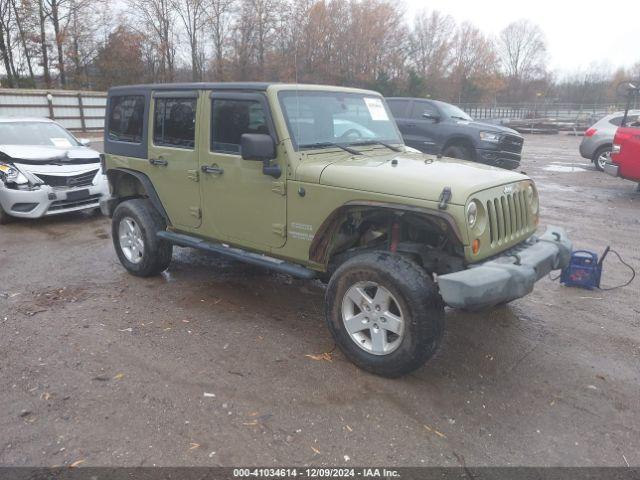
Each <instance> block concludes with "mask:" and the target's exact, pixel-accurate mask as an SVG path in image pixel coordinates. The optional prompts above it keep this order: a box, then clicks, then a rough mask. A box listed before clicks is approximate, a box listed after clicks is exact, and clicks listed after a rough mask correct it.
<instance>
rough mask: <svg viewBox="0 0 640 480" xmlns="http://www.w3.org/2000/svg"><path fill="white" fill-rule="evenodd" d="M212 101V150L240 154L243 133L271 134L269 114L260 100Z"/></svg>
mask: <svg viewBox="0 0 640 480" xmlns="http://www.w3.org/2000/svg"><path fill="white" fill-rule="evenodd" d="M212 102H213V103H212V105H211V151H212V152H221V153H236V154H239V153H240V137H241V136H242V135H243V134H245V133H264V134H269V127H268V124H267V115H266V113H265V111H264V108H263V107H262V104H261V103H260V102H259V101H257V100H226V99H213V100H212Z"/></svg>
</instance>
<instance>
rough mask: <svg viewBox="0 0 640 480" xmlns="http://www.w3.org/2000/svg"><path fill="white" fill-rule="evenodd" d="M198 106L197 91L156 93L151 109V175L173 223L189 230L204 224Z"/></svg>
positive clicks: (149, 155)
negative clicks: (199, 172) (200, 182)
mask: <svg viewBox="0 0 640 480" xmlns="http://www.w3.org/2000/svg"><path fill="white" fill-rule="evenodd" d="M197 104H198V92H197V91H195V90H194V91H180V92H155V93H154V94H153V98H152V102H151V107H150V110H151V113H150V119H151V120H152V121H151V126H150V134H149V137H150V140H149V153H148V158H149V163H150V164H151V168H150V175H149V176H150V177H151V181H152V182H153V185H154V187H155V189H156V191H157V193H158V196H159V197H160V200H161V201H162V204H163V206H164V208H165V210H166V211H167V214H168V215H169V218H170V220H171V223H172V224H173V225H174V226H176V227H182V228H185V229H187V230H190V229H194V228H197V227H199V226H200V222H201V210H200V188H199V185H198V156H197V153H196V152H197V150H196V148H198V147H199V146H198V145H196V134H195V132H196V131H197V130H196V129H197V127H198V125H197V124H198V121H197Z"/></svg>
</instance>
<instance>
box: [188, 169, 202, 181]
mask: <svg viewBox="0 0 640 480" xmlns="http://www.w3.org/2000/svg"><path fill="white" fill-rule="evenodd" d="M187 178H188V179H189V180H193V181H194V182H199V181H200V173H198V170H187Z"/></svg>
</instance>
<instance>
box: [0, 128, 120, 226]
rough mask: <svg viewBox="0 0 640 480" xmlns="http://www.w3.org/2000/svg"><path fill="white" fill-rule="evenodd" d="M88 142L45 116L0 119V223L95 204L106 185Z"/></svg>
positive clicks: (94, 152) (90, 206)
mask: <svg viewBox="0 0 640 480" xmlns="http://www.w3.org/2000/svg"><path fill="white" fill-rule="evenodd" d="M88 143H89V142H88V141H86V140H83V141H79V140H77V139H76V138H75V137H74V136H73V135H71V133H69V132H68V131H67V130H65V129H64V128H63V127H62V126H60V125H59V124H57V123H56V122H54V121H52V120H49V119H44V118H10V117H6V118H0V224H2V223H7V222H8V221H9V220H11V217H23V218H39V217H43V216H45V215H55V214H58V213H66V212H73V211H78V210H85V209H92V208H98V207H99V202H100V199H101V198H103V197H106V196H108V194H109V187H108V183H107V180H106V178H105V176H104V175H103V174H102V172H101V169H100V154H99V153H98V152H96V151H95V150H92V149H90V148H87V145H88Z"/></svg>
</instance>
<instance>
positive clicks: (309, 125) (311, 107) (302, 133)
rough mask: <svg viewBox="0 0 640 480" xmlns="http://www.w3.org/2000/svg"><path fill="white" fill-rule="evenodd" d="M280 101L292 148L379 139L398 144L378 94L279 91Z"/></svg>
mask: <svg viewBox="0 0 640 480" xmlns="http://www.w3.org/2000/svg"><path fill="white" fill-rule="evenodd" d="M279 98H280V104H281V106H282V111H283V113H284V116H285V119H286V121H287V126H288V127H289V132H290V133H291V137H292V140H293V144H294V145H295V146H296V148H314V147H315V148H318V147H321V146H331V144H340V145H357V144H358V143H362V142H370V141H372V140H373V141H380V142H385V143H390V144H394V143H395V144H402V140H401V138H400V134H399V133H398V129H397V127H396V124H395V122H394V121H393V120H392V118H393V117H392V116H391V114H390V112H389V110H388V108H387V106H386V104H385V103H384V100H382V98H380V97H378V96H375V95H366V94H361V93H343V92H311V91H282V92H280V94H279Z"/></svg>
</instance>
